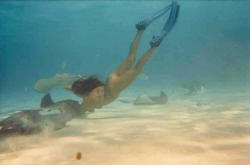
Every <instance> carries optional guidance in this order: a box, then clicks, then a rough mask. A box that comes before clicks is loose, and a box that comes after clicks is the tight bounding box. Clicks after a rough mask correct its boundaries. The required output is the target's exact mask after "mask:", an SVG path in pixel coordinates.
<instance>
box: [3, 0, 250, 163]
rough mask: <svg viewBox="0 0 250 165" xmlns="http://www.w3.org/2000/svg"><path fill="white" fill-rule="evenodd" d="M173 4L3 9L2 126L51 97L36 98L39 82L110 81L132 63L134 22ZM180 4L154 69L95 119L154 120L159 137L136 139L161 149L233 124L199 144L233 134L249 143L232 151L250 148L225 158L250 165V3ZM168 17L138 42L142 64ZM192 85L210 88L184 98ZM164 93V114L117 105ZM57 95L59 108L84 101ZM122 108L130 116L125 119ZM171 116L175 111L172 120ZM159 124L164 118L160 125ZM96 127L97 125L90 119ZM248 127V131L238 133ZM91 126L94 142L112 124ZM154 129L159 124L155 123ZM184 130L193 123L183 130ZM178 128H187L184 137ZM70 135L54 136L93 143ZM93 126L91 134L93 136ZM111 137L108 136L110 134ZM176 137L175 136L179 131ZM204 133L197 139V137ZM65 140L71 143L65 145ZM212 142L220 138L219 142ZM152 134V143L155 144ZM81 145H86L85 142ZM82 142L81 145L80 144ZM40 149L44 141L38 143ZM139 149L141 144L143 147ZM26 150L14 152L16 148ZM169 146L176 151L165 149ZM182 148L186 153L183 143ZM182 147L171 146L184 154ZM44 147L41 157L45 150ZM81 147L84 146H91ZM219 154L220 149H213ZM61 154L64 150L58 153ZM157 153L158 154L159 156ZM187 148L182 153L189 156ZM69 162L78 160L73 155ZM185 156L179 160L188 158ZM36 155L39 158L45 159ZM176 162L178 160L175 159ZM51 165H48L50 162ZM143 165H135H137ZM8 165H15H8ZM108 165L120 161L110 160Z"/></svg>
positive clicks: (25, 4) (27, 4)
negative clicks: (64, 77) (64, 76)
mask: <svg viewBox="0 0 250 165" xmlns="http://www.w3.org/2000/svg"><path fill="white" fill-rule="evenodd" d="M169 2H170V1H138V2H133V1H94V2H91V1H54V2H48V1H37V2H35V1H13V2H11V1H1V2H0V38H1V41H0V115H1V118H4V117H5V116H6V115H7V113H10V112H15V111H19V110H22V109H27V108H28V109H29V108H36V107H38V106H39V104H40V99H41V97H42V96H43V94H41V93H38V92H36V91H35V90H34V85H35V83H36V81H37V80H38V79H40V78H49V77H53V76H54V75H56V74H57V73H69V74H73V75H79V74H80V75H84V76H88V75H96V76H98V77H99V78H100V79H102V80H105V78H106V77H107V76H108V75H109V73H111V72H112V71H114V70H115V69H116V68H117V67H118V66H119V64H120V63H121V62H123V60H125V59H126V57H127V55H128V51H129V45H130V43H131V41H132V40H133V38H134V36H135V34H136V28H135V24H136V23H137V22H138V21H140V20H142V19H144V18H145V17H147V16H149V15H151V14H152V13H154V12H155V11H156V10H158V9H161V8H162V7H163V6H165V5H167V4H169ZM179 4H180V5H181V10H180V15H179V19H178V22H177V24H176V26H175V27H174V29H173V30H172V31H171V33H170V34H169V35H168V36H167V37H166V38H165V39H164V41H163V42H162V44H161V45H160V47H159V48H158V50H157V51H156V52H155V53H154V55H153V56H152V58H151V59H150V61H149V62H148V63H147V64H146V66H145V68H144V70H143V71H142V74H141V77H140V76H139V77H138V78H137V79H136V80H135V82H134V83H133V84H132V85H130V86H129V88H127V89H126V90H125V91H124V92H123V93H122V94H121V96H120V97H119V98H118V99H117V100H116V101H115V102H114V103H113V104H111V105H109V106H107V107H105V108H104V110H105V111H101V110H100V111H98V112H97V113H96V115H97V116H94V118H95V117H97V118H98V117H99V116H101V118H103V117H104V118H105V117H110V116H111V117H110V118H111V119H112V117H114V118H118V117H117V116H116V115H118V116H123V115H124V116H126V115H127V116H131V115H132V116H133V115H134V118H135V119H136V117H138V121H139V122H140V121H141V122H142V123H140V124H142V125H143V124H145V123H143V122H144V120H143V121H142V120H140V119H144V118H145V120H149V121H148V122H149V123H152V122H153V124H152V127H153V128H152V130H154V131H155V132H154V131H153V132H151V133H152V134H151V133H150V132H144V131H142V132H141V133H140V134H139V135H138V136H139V138H138V139H137V140H138V141H140V140H141V139H147V138H149V137H151V136H150V135H152V138H153V140H152V141H153V142H154V140H155V139H154V138H155V136H157V135H160V136H163V137H165V138H166V139H167V138H168V135H169V136H170V139H171V138H173V139H174V137H176V136H181V135H182V133H183V132H185V135H186V136H185V137H186V138H187V139H189V138H190V137H189V133H188V132H189V131H190V136H191V135H192V137H199V136H200V134H199V133H200V132H202V131H201V130H203V129H205V130H206V131H207V130H208V128H207V127H211V126H212V127H214V126H215V125H216V124H214V123H212V121H213V122H218V123H220V122H222V123H223V124H225V125H224V126H223V127H222V126H221V127H219V128H218V130H220V131H215V130H213V131H211V132H209V131H208V132H209V133H204V132H202V133H203V134H202V136H201V139H202V137H204V138H205V137H206V140H204V139H202V140H201V139H199V138H198V139H195V140H194V141H199V140H201V141H199V142H201V146H202V147H204V146H203V145H202V144H203V142H204V144H210V143H214V144H215V143H216V142H218V141H217V140H218V139H216V136H217V137H219V140H223V137H225V139H227V136H230V138H231V137H233V140H235V138H239V137H242V138H243V139H240V141H237V140H236V141H234V142H232V144H231V143H230V145H229V146H232V145H236V146H237V144H241V145H239V146H242V144H245V146H246V148H243V149H242V148H237V147H236V148H233V147H232V148H233V149H232V150H230V152H228V150H226V154H228V155H229V157H230V155H233V154H236V155H238V154H239V155H241V156H242V157H243V158H242V157H239V158H235V159H234V161H232V162H231V163H232V164H233V163H235V164H239V163H241V164H246V165H247V162H249V158H247V155H248V154H249V151H250V148H249V146H250V145H249V144H250V142H249V135H250V132H249V122H248V121H249V119H250V116H249V107H250V104H249V98H250V33H249V29H250V21H249V20H250V14H249V11H250V2H247V1H179ZM166 19H167V16H164V17H163V18H160V19H159V20H157V21H156V22H154V23H153V24H152V25H151V26H150V27H149V28H148V29H147V30H146V31H145V33H144V34H143V37H142V40H141V42H140V47H139V52H138V55H137V59H138V58H139V57H141V55H142V53H143V52H145V51H146V50H147V49H148V48H149V47H150V45H149V42H150V40H151V39H152V36H154V35H157V34H159V33H160V30H161V29H162V27H163V25H164V23H165V21H166ZM145 77H146V78H145ZM191 81H199V82H202V83H203V84H204V88H205V91H204V93H202V94H197V95H195V96H193V95H192V96H186V95H182V94H180V93H178V92H176V91H178V90H180V88H181V85H182V84H185V83H188V82H191ZM160 90H163V91H165V92H166V93H167V94H168V96H169V103H168V104H167V105H166V107H165V106H163V107H161V106H160V107H158V106H156V107H149V108H148V107H147V106H146V107H140V108H138V107H135V106H132V105H127V104H121V103H120V102H119V100H121V99H127V100H134V99H135V98H136V97H137V96H138V95H140V94H141V93H143V92H147V93H149V94H150V95H158V93H159V91H160ZM51 94H52V96H53V98H55V100H61V99H75V100H78V101H81V99H80V98H78V97H76V96H74V95H73V94H71V93H70V92H67V91H65V90H64V89H55V90H53V91H51ZM200 102H201V103H202V107H200V109H199V106H198V105H197V104H198V103H200ZM203 104H204V105H203ZM145 109H146V110H147V109H150V111H146V110H145ZM198 109H199V110H201V111H199V110H198ZM119 110H122V112H121V111H119ZM135 110H142V111H139V113H138V114H134V113H135V112H134V111H135ZM164 110H166V111H167V112H165V111H164ZM171 110H173V111H171ZM163 111H164V112H163ZM169 111H171V113H170V112H169ZM197 111H198V112H197ZM105 112H106V113H105ZM174 112H175V113H174ZM210 112H211V113H210ZM169 113H170V114H169ZM172 113H173V114H172ZM217 113H218V114H217ZM150 114H152V118H150ZM187 114H188V115H187ZM93 115H95V114H93ZM162 115H170V116H169V118H161V117H162ZM171 115H172V116H171ZM217 115H218V116H217ZM234 115H235V116H234ZM171 117H172V118H171ZM134 118H133V119H131V120H130V118H129V117H128V120H126V121H124V120H123V119H122V121H123V122H125V123H124V125H122V124H121V125H119V126H121V127H122V126H124V127H125V128H127V129H128V130H129V129H130V128H131V127H133V124H132V123H133V122H136V120H135V119H134ZM188 118H189V119H188ZM151 119H152V120H151ZM157 119H159V121H158V120H157ZM89 120H90V121H91V116H90V119H89ZM166 120H168V122H169V123H165V124H166V125H167V124H170V125H169V128H168V131H166V130H167V128H165V124H163V123H164V121H166ZM191 120H193V121H191ZM202 120H204V121H207V122H204V123H202V124H201V126H200V125H199V126H197V125H196V124H197V123H196V124H193V123H192V122H198V121H199V122H200V121H202ZM210 120H211V121H210ZM240 120H241V121H242V123H240V125H237V123H238V122H239V121H240ZM90 121H88V120H87V123H88V124H89V127H86V131H87V130H88V129H89V130H88V131H89V133H90V134H91V132H94V131H93V130H98V131H102V130H99V129H98V126H97V125H95V123H100V124H103V126H104V125H105V124H104V123H105V122H104V123H102V120H97V122H94V123H91V122H90ZM155 121H158V122H159V123H154V122H155ZM177 121H179V122H180V123H178V124H179V125H178V124H177V125H175V123H174V122H177ZM181 121H183V123H184V124H183V123H181ZM78 122H79V123H81V121H78V120H77V121H75V120H74V121H73V124H72V128H74V129H75V128H76V127H77V126H76V125H77V124H79V123H78ZM112 122H114V123H118V122H119V120H118V119H117V120H115V119H114V121H110V120H108V122H107V123H110V125H109V124H106V125H105V126H107V127H109V128H110V127H112V126H114V125H115V124H112ZM186 122H187V123H188V122H190V123H192V124H190V125H189V124H186V125H185V123H186ZM146 123H147V122H146ZM126 124H128V125H126ZM130 124H131V125H130ZM140 124H139V125H137V126H138V129H140V128H141V127H142V126H141V125H140ZM171 124H173V125H171ZM209 124H212V125H209ZM230 124H231V125H230ZM234 124H235V125H234ZM194 125H195V126H194ZM232 125H233V126H232ZM227 126H228V127H227ZM79 127H80V128H84V129H85V126H82V125H80V126H79ZM180 127H181V129H179V128H180ZM188 127H190V129H191V128H194V129H193V130H189V129H187V128H188ZM70 128H71V127H69V128H67V129H66V133H63V132H62V133H60V132H59V134H56V135H53V138H55V137H54V136H56V137H60V138H66V137H67V136H69V137H71V136H72V137H73V136H76V137H79V136H80V137H81V138H82V137H83V136H85V134H84V133H83V132H84V131H82V130H81V131H82V134H80V133H79V134H80V135H79V134H78V133H76V132H74V131H73V135H72V134H71V133H72V130H70ZM91 128H92V129H93V130H91ZM102 128H103V127H102ZM157 128H159V132H157ZM84 129H83V130H84ZM104 129H106V128H105V127H104ZM110 129H112V128H110ZM176 129H179V132H177V133H176V132H175V131H176ZM164 130H165V132H164ZM172 130H173V132H171V131H172ZM187 130H189V131H187ZM197 130H198V133H197V132H196V133H197V134H196V133H194V134H192V133H191V132H192V131H197ZM81 131H80V132H81ZM98 131H97V133H96V138H97V139H102V140H103V139H105V138H103V137H104V136H105V137H106V134H105V135H103V134H102V136H99V135H100V134H98ZM136 131H137V130H134V129H132V128H131V132H126V133H127V134H126V137H127V136H129V135H131V134H133V132H136ZM181 131H183V132H181ZM199 131H200V132H199ZM203 131H204V130H203ZM237 131H238V132H237ZM111 132H112V131H111ZM156 132H157V133H156ZM99 133H100V132H99ZM123 133H124V132H123ZM123 133H121V132H119V128H117V129H114V130H113V132H112V136H111V134H110V136H109V138H111V139H112V137H116V136H118V135H121V134H123ZM65 134H66V135H67V136H66V137H65ZM86 134H87V133H86ZM211 134H213V135H214V136H215V137H211V136H210V135H211ZM232 134H233V136H232ZM146 135H148V137H147V136H146ZM237 135H238V136H237ZM107 136H108V135H107ZM124 136H125V135H124ZM32 138H33V137H32ZM81 138H80V141H81V140H82V139H81ZM116 138H118V137H116ZM83 139H84V138H83ZM125 139H126V138H125ZM135 139H136V138H135ZM177 139H178V138H177ZM187 139H185V140H187ZM19 140H20V139H19ZM22 140H23V139H22ZM22 140H20V141H22ZM113 140H114V139H113ZM116 140H117V139H116ZM118 140H119V138H118ZM185 140H183V143H185ZM192 140H193V139H192ZM192 140H191V141H192ZM203 140H204V141H203ZM230 140H232V139H230ZM27 141H29V140H27V139H26V141H25V140H24V144H26V143H25V142H27ZM52 141H53V140H52ZM73 141H74V139H73V140H72V141H71V140H70V139H69V140H68V141H67V142H69V143H70V144H71V142H73ZM76 141H77V142H78V140H76ZM104 141H105V140H104ZM176 141H177V140H176ZM43 142H44V143H46V144H47V143H48V144H47V145H51V144H50V142H51V141H46V140H45V141H43ZM53 142H55V141H53ZM74 142H75V141H74ZM91 142H92V141H90V143H89V144H88V145H89V146H91V144H92V143H91ZM123 142H124V143H123ZM133 142H134V141H133ZM142 142H145V146H143V147H142V149H144V150H146V151H147V149H148V150H151V149H152V148H150V147H149V146H147V145H146V144H148V141H147V140H145V141H144V140H142ZM155 142H156V143H157V145H156V146H159V144H161V143H164V142H162V141H157V140H156V141H155ZM33 143H36V141H35V140H34V139H33ZM134 143H135V144H136V141H135V142H134ZM134 143H126V142H125V141H121V145H123V144H127V145H128V146H129V145H130V144H131V145H134ZM158 143H159V144H158ZM218 143H219V142H218ZM18 144H19V143H18ZM18 144H15V145H17V146H18ZM108 144H111V146H109V147H111V148H112V146H113V144H112V143H111V142H109V143H108ZM143 144H144V143H143ZM189 144H190V143H189ZM88 145H87V146H88ZM105 145H107V144H105ZM105 145H102V144H100V146H103V148H101V149H100V148H99V149H100V151H99V152H98V154H97V155H95V154H94V153H92V152H91V153H89V154H90V155H91V156H96V157H97V159H98V158H100V159H98V160H100V162H98V161H96V162H95V161H94V164H101V162H102V161H103V160H105V156H103V152H105V150H104V148H105ZM116 145H117V144H115V146H116ZM27 146H29V145H27ZM93 146H94V148H95V147H97V146H95V144H94V143H93ZM163 146H169V145H168V144H165V143H164V145H163ZM176 146H177V148H178V146H180V144H179V145H176ZM176 146H171V147H173V148H176ZM29 147H30V146H29ZM29 147H28V148H29ZM36 147H37V148H38V149H39V148H40V147H41V146H36ZM83 147H86V146H85V145H84V144H83ZM116 147H117V146H116ZM151 147H152V146H151ZM210 147H211V146H210ZM210 147H209V148H210ZM216 147H217V146H216ZM216 147H215V146H212V147H211V148H216ZM220 147H221V146H219V147H217V148H219V149H218V150H219V151H222V152H225V151H224V150H223V149H221V148H223V146H222V147H221V148H220ZM226 147H227V146H226ZM226 147H225V148H226ZM16 148H18V147H16ZM23 148H24V149H27V148H26V147H25V145H24V146H22V147H20V148H18V149H15V150H12V151H13V152H14V153H15V152H20V151H21V150H22V149H23ZM97 148H98V147H97ZM205 148H206V147H205ZM211 148H210V149H211ZM229 148H230V147H229ZM54 149H55V152H56V151H57V150H56V147H55V148H54ZM109 149H110V148H109ZM115 149H116V148H112V149H110V150H108V152H110V153H112V154H110V155H109V154H108V155H106V156H107V157H109V156H110V157H112V156H114V157H116V155H115V154H114V153H113V150H115ZM154 149H155V150H157V149H156V148H154ZM154 149H152V151H155V150H154ZM203 149H204V148H203ZM206 149H207V148H206ZM206 149H204V150H206ZM220 149H221V150H220ZM45 150H46V149H45ZM173 150H174V149H173ZM177 150H178V149H177ZM180 150H182V148H181V149H180ZM191 150H192V151H191ZM193 150H196V149H195V147H194V148H193V149H190V150H188V149H187V152H189V151H190V152H191V153H192V156H193V154H195V153H194V152H193ZM42 151H43V150H42ZM46 151H47V150H46ZM53 151H54V150H53ZM102 151H103V152H102ZM129 151H130V148H126V149H124V150H123V151H122V152H121V153H123V154H125V155H126V153H127V152H129ZM161 151H162V150H161V149H160V150H157V153H158V155H157V156H156V157H157V160H160V158H161V154H162V155H164V154H165V155H168V154H167V153H168V152H165V151H162V152H161ZM178 151H179V150H178ZM210 151H211V150H209V153H208V155H206V154H205V156H204V157H205V158H206V159H204V160H202V161H201V162H203V164H209V163H210V164H211V163H212V164H227V163H229V162H230V158H228V157H222V158H221V161H220V159H219V158H218V157H219V156H218V157H217V155H216V154H214V155H213V154H212V156H211V155H210ZM231 151H232V152H231ZM234 151H235V152H234ZM237 151H238V152H237ZM27 152H28V151H27ZM44 152H45V151H44ZM72 152H75V151H72ZM65 154H66V155H67V156H68V157H70V154H68V153H65ZM86 154H87V153H86ZM147 154H148V155H151V154H152V153H150V152H147ZM147 154H146V155H139V157H140V156H142V158H141V159H143V158H145V157H147ZM27 155H28V153H27ZM27 155H25V156H27ZM104 155H105V154H104ZM177 155H178V156H180V155H181V154H177ZM0 156H2V157H0V158H2V160H8V159H10V160H15V159H16V158H13V155H12V156H10V155H6V154H3V155H1V154H0ZM25 156H24V157H25ZM36 156H37V155H36ZM38 156H41V155H39V154H38ZM102 156H103V157H102ZM128 156H129V158H130V159H129V158H128V162H127V163H128V164H129V163H130V164H131V162H129V160H134V159H133V156H132V155H128ZM168 156H170V157H171V154H169V155H168ZM27 157H28V156H27ZM25 158H26V157H25ZM59 158H61V157H59ZM59 158H58V159H59ZM112 158H113V157H112ZM123 158H124V159H123ZM217 158H218V159H217ZM19 159H20V160H19ZM169 159H170V158H169ZM212 159H215V160H218V161H215V162H212V161H210V160H212ZM16 160H17V159H16ZM18 160H19V161H20V162H22V159H21V158H20V157H18ZM124 160H126V159H125V156H124V155H123V157H122V159H121V161H123V164H126V161H125V162H124ZM153 160H154V159H152V160H151V159H150V161H149V162H150V163H149V164H154V163H156V162H157V161H155V162H154V161H153ZM178 160H185V159H182V158H180V159H177V160H176V161H173V162H172V163H170V164H174V163H175V164H183V161H178ZM224 160H226V161H224ZM237 160H238V161H237ZM43 161H45V162H46V160H41V162H43ZM53 161H54V160H53ZM53 161H49V162H51V163H52V162H53ZM17 162H18V161H17ZM20 162H19V163H20ZM66 162H67V161H66ZM117 162H119V160H117ZM132 162H133V161H132ZM135 162H137V160H135ZM138 162H140V163H144V164H145V163H146V162H147V161H138ZM138 162H137V164H139V163H138ZM163 162H164V161H163ZM187 162H189V161H187ZM0 163H1V159H0ZM4 163H6V162H4ZM26 163H27V162H26ZM53 163H54V162H53ZM71 163H72V162H71ZM88 163H93V162H92V161H91V160H88V162H87V164H88ZM157 163H160V162H157ZM161 163H162V162H161ZM198 163H199V160H196V159H195V161H193V162H192V161H191V163H190V164H198ZM6 164H8V162H7V163H6ZM13 164H14V163H13ZM27 164H28V163H27ZM66 164H67V163H66ZM108 164H112V163H111V162H109V163H108ZM163 164H164V163H163ZM201 164H202V163H201Z"/></svg>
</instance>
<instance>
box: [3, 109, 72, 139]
mask: <svg viewBox="0 0 250 165" xmlns="http://www.w3.org/2000/svg"><path fill="white" fill-rule="evenodd" d="M40 112H41V109H30V110H22V111H21V112H17V113H14V114H12V115H11V116H9V117H8V118H6V119H3V120H2V121H0V135H9V134H13V133H14V134H33V133H38V132H41V131H43V130H45V129H49V130H59V129H61V128H64V127H65V125H66V122H67V121H68V120H66V119H65V117H64V116H63V115H62V114H59V115H51V114H50V115H41V114H40Z"/></svg>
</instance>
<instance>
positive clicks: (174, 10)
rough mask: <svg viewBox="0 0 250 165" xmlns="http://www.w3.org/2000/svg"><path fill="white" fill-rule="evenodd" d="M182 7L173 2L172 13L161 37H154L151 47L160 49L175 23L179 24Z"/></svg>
mask: <svg viewBox="0 0 250 165" xmlns="http://www.w3.org/2000/svg"><path fill="white" fill-rule="evenodd" d="M179 10H180V5H178V4H177V3H176V1H173V2H172V4H171V11H170V15H169V17H168V20H167V22H166V23H165V25H164V27H163V29H162V31H161V33H160V35H158V36H153V39H152V40H151V42H150V45H151V47H158V46H159V45H160V44H161V42H162V40H163V39H164V38H165V36H166V35H167V34H168V33H169V32H170V31H171V30H172V28H173V27H174V25H175V23H176V22H177V18H178V16H179Z"/></svg>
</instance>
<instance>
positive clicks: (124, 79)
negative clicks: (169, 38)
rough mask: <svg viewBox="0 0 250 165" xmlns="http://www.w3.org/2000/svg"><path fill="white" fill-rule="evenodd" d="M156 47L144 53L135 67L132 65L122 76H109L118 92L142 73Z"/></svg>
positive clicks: (111, 84)
mask: <svg viewBox="0 0 250 165" xmlns="http://www.w3.org/2000/svg"><path fill="white" fill-rule="evenodd" d="M156 49H157V47H153V48H150V49H149V50H148V51H147V52H145V53H144V54H143V56H142V57H141V58H140V59H139V60H138V62H137V64H136V65H135V66H134V67H131V68H130V69H129V70H128V71H127V72H125V73H124V74H122V75H121V76H116V75H113V74H111V76H110V77H109V78H110V79H109V80H110V81H109V85H110V86H112V88H113V89H115V92H116V93H120V92H121V91H122V90H124V89H125V88H127V87H128V86H129V85H130V84H131V83H132V82H133V81H134V80H135V79H136V77H137V76H138V75H139V74H140V72H141V71H142V69H143V67H144V65H145V64H146V63H147V61H148V60H149V59H150V57H151V56H152V54H153V53H154V51H155V50H156Z"/></svg>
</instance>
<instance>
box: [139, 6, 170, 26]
mask: <svg viewBox="0 0 250 165" xmlns="http://www.w3.org/2000/svg"><path fill="white" fill-rule="evenodd" d="M171 7H172V5H168V6H166V7H164V8H163V9H161V10H159V11H157V12H156V13H155V14H153V15H152V16H150V17H149V18H146V19H145V20H142V21H140V22H139V23H137V24H136V29H137V30H145V29H146V28H147V26H148V25H150V24H151V23H152V22H153V21H155V20H156V19H157V18H159V17H161V16H162V15H163V14H165V13H166V12H167V11H168V10H169V9H171Z"/></svg>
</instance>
